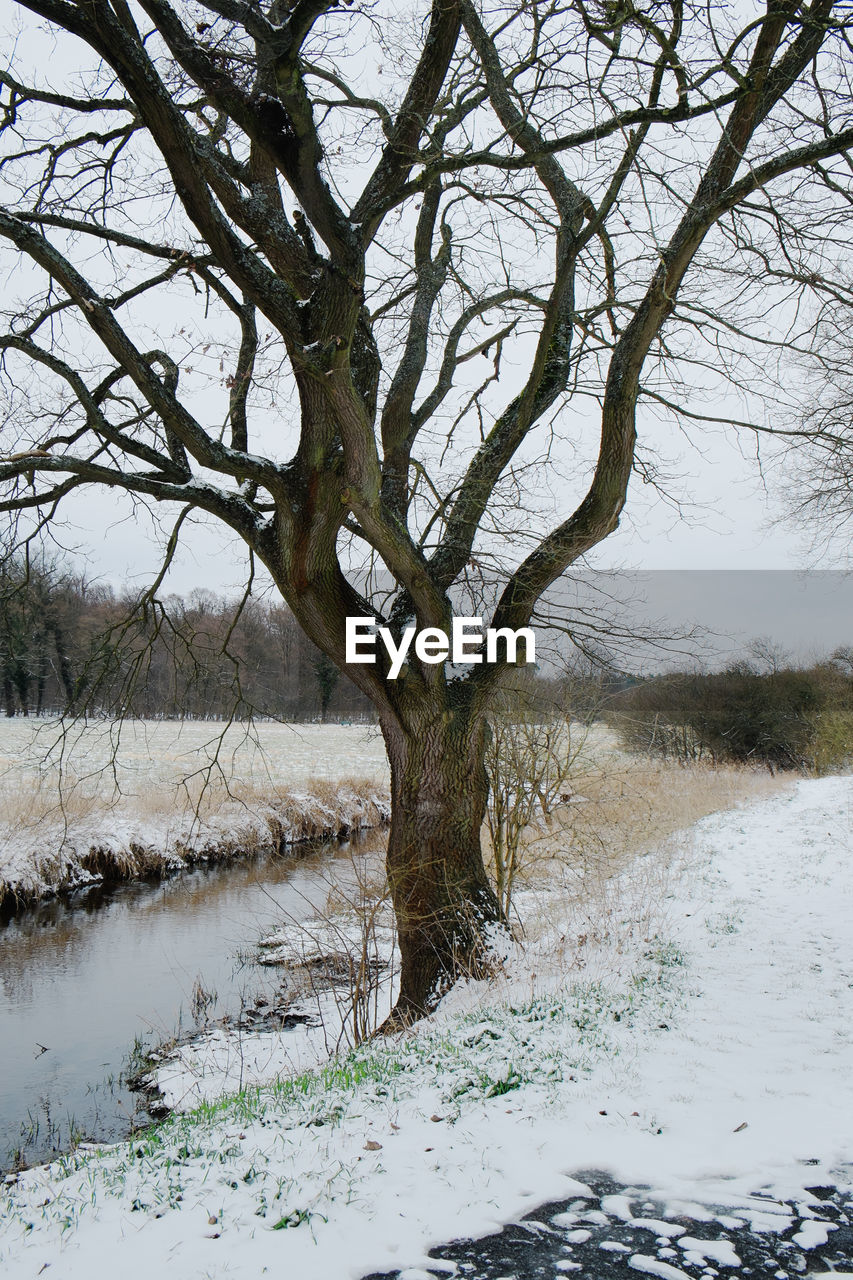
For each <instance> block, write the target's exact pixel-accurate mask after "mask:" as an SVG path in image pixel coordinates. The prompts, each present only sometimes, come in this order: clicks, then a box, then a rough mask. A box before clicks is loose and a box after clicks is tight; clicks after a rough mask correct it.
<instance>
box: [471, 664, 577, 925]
mask: <svg viewBox="0 0 853 1280" xmlns="http://www.w3.org/2000/svg"><path fill="white" fill-rule="evenodd" d="M532 693H533V691H532V690H531V688H530V687H529V686H528V687H527V688H525V687H524V685H521V686H515V687H513V686H512V685H509V686H507V687H506V688H504V689H502V690H501V691H500V692H499V693H498V695H497V697H496V698H495V700H494V703H493V706H492V708H491V712H490V715H489V727H490V729H491V733H490V735H489V744H488V747H487V748H486V766H487V769H488V774H489V782H490V789H489V800H488V805H487V806H486V826H487V828H488V832H489V842H490V845H491V849H490V853H491V868H492V874H493V877H494V882H495V892H496V893H497V896H498V902H499V903H500V906H501V910H502V911H503V912H504V914H505V915H506V916H509V913H510V908H511V907H512V900H513V894H514V892H515V889H516V885H517V882H518V880H519V878H520V876H521V874H522V873H523V871H524V870H526V869H529V865H530V863H531V862H532V861H533V859H534V857H535V844H536V835H535V834H534V829H535V827H536V826H537V824H541V825H542V826H543V827H544V825H545V824H547V820H548V818H549V817H550V816H551V814H552V813H553V812H554V810H555V809H556V808H557V806H558V805H560V804H564V803H566V802H567V801H569V800H570V799H571V798H572V791H573V790H574V788H575V786H576V785H577V780H578V779H579V778H580V777H581V776H582V775H583V769H584V764H583V760H584V753H585V748H586V745H587V738H588V736H589V723H588V722H587V723H584V722H583V721H578V720H577V719H576V718H575V717H574V716H573V714H572V711H573V704H572V700H571V696H570V690H569V687H567V685H566V684H565V683H563V684H562V686H561V688H560V692H559V694H558V695H557V696H552V697H551V698H548V699H546V700H543V699H540V700H538V701H536V700H534V698H533V696H532ZM543 834H544V832H543V831H540V832H539V836H540V838H541V836H542V835H543Z"/></svg>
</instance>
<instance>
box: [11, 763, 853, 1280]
mask: <svg viewBox="0 0 853 1280" xmlns="http://www.w3.org/2000/svg"><path fill="white" fill-rule="evenodd" d="M851 812H853V782H852V781H851V779H849V778H831V779H824V780H820V781H804V782H800V783H798V784H797V785H796V786H795V787H793V788H792V789H791V790H790V791H788V792H786V793H784V794H781V795H778V796H776V797H774V798H773V799H771V800H766V801H763V802H761V803H760V804H755V805H753V806H751V807H749V808H747V809H741V810H736V811H733V812H729V813H725V814H718V815H715V816H713V817H711V818H708V819H705V820H703V821H702V822H701V823H699V824H698V825H697V826H696V828H694V831H693V833H692V837H691V840H690V842H689V846H688V847H686V848H685V850H684V857H683V862H682V863H681V864H679V865H672V864H668V865H667V869H666V874H665V875H664V874H661V868H660V865H659V864H658V863H655V862H654V861H653V860H652V861H650V860H649V859H645V860H643V859H641V860H640V862H639V863H638V866H637V868H634V870H633V874H634V878H633V880H632V881H631V891H630V892H629V891H628V889H627V888H626V889H625V892H624V894H623V896H622V898H621V899H620V897H619V895H618V893H617V889H618V886H615V887H613V886H611V892H610V896H609V897H608V900H607V903H606V910H605V909H604V907H603V908H602V916H601V919H600V920H599V927H598V930H597V942H596V943H595V945H594V946H593V945H592V944H589V943H588V944H587V945H586V946H579V945H578V934H579V933H580V925H581V922H580V920H579V919H578V917H577V914H576V912H575V913H574V914H573V912H574V908H572V909H570V907H569V906H568V905H566V904H564V903H562V901H561V899H560V895H559V894H558V893H557V892H556V891H553V892H551V893H550V894H535V893H531V894H530V895H529V896H528V897H526V898H523V899H522V900H521V902H520V904H519V905H520V910H521V912H522V914H524V913H525V912H526V913H527V917H528V924H532V919H531V913H532V912H537V911H538V912H540V913H542V915H541V918H540V921H539V924H540V931H539V936H538V937H537V939H536V940H535V941H532V942H530V943H529V944H528V947H527V950H526V951H521V950H519V951H518V952H517V953H516V954H514V955H513V956H511V957H510V959H509V960H508V963H507V972H506V975H505V977H504V978H503V979H502V980H501V981H499V982H496V983H493V984H492V985H490V986H486V985H485V984H481V983H470V984H467V985H464V986H462V987H460V988H458V989H456V990H455V991H454V992H452V993H451V994H450V996H448V997H447V999H446V1000H445V1001H444V1002H443V1004H442V1007H441V1008H440V1009H439V1011H438V1012H437V1013H436V1014H435V1015H434V1016H433V1017H432V1018H431V1019H429V1020H428V1021H426V1022H425V1023H424V1024H421V1025H420V1026H419V1027H418V1028H416V1029H415V1030H414V1031H413V1032H411V1033H408V1034H407V1035H405V1036H400V1037H397V1038H395V1039H393V1040H390V1041H387V1042H372V1043H368V1044H366V1045H363V1046H361V1047H360V1048H357V1049H354V1050H351V1051H348V1052H344V1053H342V1054H341V1055H340V1056H339V1057H338V1058H333V1059H331V1060H329V1059H328V1057H327V1053H328V1047H329V1044H328V1041H329V1040H330V1039H331V1040H332V1041H334V1039H335V1023H334V1017H333V1005H330V1004H329V1003H328V999H327V1004H326V1006H325V1009H324V1010H321V1009H320V1007H319V1005H318V1011H320V1012H324V1013H325V1016H326V1017H327V1026H326V1027H325V1028H323V1027H319V1026H315V1027H308V1028H302V1029H299V1030H297V1031H294V1032H287V1033H284V1034H282V1035H281V1036H276V1035H273V1034H272V1033H260V1032H259V1033H257V1034H254V1033H242V1034H241V1035H240V1036H239V1037H230V1038H229V1037H227V1036H225V1035H224V1034H222V1033H220V1035H219V1036H218V1037H208V1039H207V1040H206V1041H204V1042H200V1043H199V1044H196V1045H195V1046H192V1047H190V1048H189V1049H185V1050H183V1051H181V1052H180V1053H179V1054H177V1055H176V1056H175V1057H174V1058H172V1059H170V1060H167V1061H166V1062H164V1063H163V1064H162V1067H161V1069H160V1079H161V1084H162V1085H163V1087H164V1088H166V1089H167V1090H168V1092H169V1096H170V1097H171V1098H172V1100H173V1101H175V1102H177V1103H179V1105H180V1106H181V1107H183V1108H190V1107H195V1108H196V1109H195V1110H191V1111H187V1112H186V1113H184V1114H182V1113H179V1114H177V1115H176V1116H175V1117H174V1118H173V1119H172V1120H170V1121H168V1122H166V1123H165V1124H164V1125H162V1126H161V1127H160V1128H159V1129H157V1130H155V1131H154V1132H153V1133H152V1134H151V1135H148V1136H146V1135H143V1136H141V1137H140V1138H138V1139H136V1140H134V1141H133V1142H131V1143H129V1144H121V1145H119V1146H117V1147H113V1148H109V1149H102V1150H99V1151H86V1152H80V1153H78V1154H77V1155H76V1156H73V1157H68V1158H66V1159H64V1160H62V1161H58V1162H56V1163H54V1164H53V1165H49V1166H45V1167H43V1168H41V1169H36V1170H32V1171H30V1172H28V1173H26V1174H24V1175H22V1176H20V1177H19V1178H18V1179H17V1181H16V1182H14V1183H13V1184H11V1185H10V1186H8V1187H7V1188H6V1191H5V1197H6V1203H5V1206H4V1213H3V1218H2V1226H0V1270H2V1273H3V1275H4V1276H6V1277H9V1280H24V1278H27V1280H29V1277H35V1276H37V1275H38V1274H40V1272H41V1271H43V1270H44V1268H45V1264H48V1265H50V1266H51V1273H52V1272H53V1270H54V1269H55V1270H56V1273H57V1274H59V1273H60V1270H61V1274H62V1277H63V1280H82V1278H83V1277H86V1278H87V1280H88V1278H92V1280H102V1278H103V1280H106V1278H107V1277H111V1276H113V1275H115V1274H119V1273H120V1274H122V1276H123V1277H126V1278H127V1280H150V1276H151V1275H152V1274H158V1275H159V1276H160V1277H162V1280H172V1278H174V1280H179V1278H180V1280H185V1278H186V1280H201V1278H202V1277H213V1278H216V1280H219V1278H221V1280H225V1278H226V1277H229V1278H231V1277H245V1278H246V1280H249V1278H250V1277H251V1278H253V1280H254V1277H258V1276H261V1275H263V1274H264V1273H265V1271H267V1272H268V1273H269V1274H273V1273H282V1272H284V1273H286V1274H293V1275H298V1276H300V1280H357V1278H358V1277H361V1276H363V1275H365V1274H366V1273H368V1272H370V1271H373V1270H377V1271H381V1270H383V1269H392V1268H395V1269H396V1268H401V1269H405V1268H408V1269H409V1270H408V1272H404V1274H408V1275H409V1276H415V1275H417V1274H418V1272H419V1271H420V1272H427V1268H428V1267H429V1268H431V1269H432V1270H435V1269H436V1267H435V1264H434V1261H432V1260H429V1259H428V1258H427V1250H428V1249H429V1248H430V1247H432V1246H433V1245H435V1244H437V1243H440V1242H441V1241H443V1240H446V1239H450V1238H453V1237H458V1236H460V1235H477V1234H484V1233H486V1232H488V1231H490V1230H494V1229H495V1228H496V1227H498V1226H499V1225H501V1224H503V1223H505V1222H507V1221H512V1220H514V1219H516V1218H518V1217H520V1216H522V1215H523V1214H524V1213H526V1212H529V1211H530V1210H532V1209H534V1208H535V1206H536V1205H537V1204H541V1203H544V1202H546V1201H549V1200H557V1199H560V1198H571V1197H579V1198H580V1199H579V1200H578V1201H577V1202H576V1204H575V1205H573V1206H572V1207H571V1209H570V1210H569V1211H568V1212H567V1213H566V1214H564V1215H561V1217H562V1218H564V1219H565V1221H564V1223H563V1225H565V1226H567V1227H570V1228H571V1229H574V1230H577V1231H578V1232H583V1231H584V1227H583V1225H582V1219H583V1217H584V1215H585V1214H591V1213H593V1212H603V1213H604V1214H605V1215H609V1217H610V1218H614V1219H616V1220H617V1221H619V1222H620V1223H622V1224H623V1226H624V1225H628V1226H631V1225H632V1224H633V1226H635V1227H636V1228H637V1234H638V1241H637V1243H638V1244H640V1241H641V1239H642V1243H643V1244H645V1243H646V1241H647V1240H648V1241H650V1237H649V1236H648V1234H646V1235H645V1237H644V1238H643V1237H641V1236H640V1232H642V1231H644V1230H645V1231H646V1232H648V1231H654V1232H655V1233H656V1235H657V1237H658V1239H659V1240H661V1239H668V1240H670V1245H669V1246H666V1245H664V1246H662V1248H664V1249H668V1256H669V1257H670V1258H671V1259H672V1260H671V1261H665V1260H663V1259H662V1258H661V1257H660V1256H657V1255H654V1256H653V1255H652V1254H651V1253H645V1252H637V1253H632V1254H631V1255H630V1259H629V1260H628V1261H629V1265H630V1266H631V1267H632V1268H633V1269H634V1270H637V1271H641V1272H644V1273H646V1274H649V1275H653V1276H655V1277H657V1280H684V1277H685V1275H687V1274H689V1272H690V1265H691V1256H689V1255H692V1257H695V1258H697V1259H699V1260H700V1261H702V1262H703V1264H704V1267H705V1275H707V1276H711V1275H712V1274H713V1272H714V1267H715V1266H722V1267H724V1268H726V1272H727V1273H729V1268H736V1267H737V1265H738V1264H737V1260H736V1254H735V1253H734V1250H733V1247H732V1245H731V1244H730V1243H729V1242H728V1241H727V1240H726V1239H725V1237H723V1238H721V1239H719V1240H713V1241H708V1240H700V1239H698V1238H697V1237H694V1236H692V1235H691V1234H689V1233H688V1234H686V1235H685V1234H684V1233H678V1232H676V1231H675V1230H674V1229H673V1225H674V1224H672V1223H671V1222H669V1219H670V1218H673V1217H676V1216H678V1217H693V1218H694V1219H695V1220H696V1221H705V1222H708V1221H716V1222H717V1223H718V1224H719V1225H720V1226H722V1227H723V1228H724V1229H725V1228H726V1227H728V1228H729V1229H732V1227H731V1224H732V1223H749V1224H750V1225H751V1226H752V1227H753V1229H756V1230H759V1231H767V1232H782V1231H784V1230H785V1229H786V1228H787V1227H788V1226H790V1225H791V1221H792V1219H791V1214H790V1209H789V1208H788V1207H787V1206H786V1205H785V1204H784V1203H783V1201H784V1200H788V1199H793V1200H796V1201H798V1202H799V1203H800V1205H801V1209H800V1213H801V1217H803V1218H804V1219H805V1220H804V1221H803V1222H802V1224H801V1226H800V1230H799V1232H798V1234H799V1235H800V1236H802V1237H803V1238H802V1239H801V1241H800V1245H801V1247H802V1248H805V1249H809V1248H813V1247H816V1246H817V1244H818V1243H820V1238H821V1233H824V1234H825V1230H826V1227H827V1226H828V1225H830V1224H826V1223H823V1221H822V1218H821V1202H820V1201H819V1200H817V1199H816V1198H815V1197H814V1196H813V1195H812V1194H811V1193H810V1192H809V1191H808V1190H807V1188H808V1187H810V1186H818V1185H822V1184H827V1183H834V1182H838V1181H839V1177H840V1176H843V1175H840V1174H839V1170H840V1169H842V1167H843V1166H844V1165H845V1163H846V1164H848V1165H849V1162H850V1158H851V1152H853V1028H851V1020H850V1017H849V1002H850V990H851V987H853V931H851V929H850V927H849V921H850V918H851V905H853V903H851V898H852V897H853V858H851ZM638 875H645V876H646V877H647V881H648V885H649V895H648V898H647V899H646V900H640V899H638V897H637V895H636V886H637V883H638V880H637V876H638ZM626 884H627V882H626ZM649 899H654V901H653V903H651V905H650V901H649ZM652 906H653V907H654V910H652V909H651V908H652ZM591 909H592V908H591V907H590V908H588V911H587V916H588V915H589V911H591ZM584 929H585V930H587V931H588V919H587V920H586V921H585V922H584ZM529 932H530V933H531V934H532V933H533V932H534V931H533V929H532V928H531V929H530V931H529ZM561 939H563V940H564V942H563V943H561V942H560V940H561ZM558 944H559V945H558ZM561 947H562V948H563V949H561ZM549 957H550V963H549ZM313 1063H318V1064H319V1065H318V1066H316V1067H315V1068H314V1069H313V1070H311V1069H310V1068H311V1066H312V1064H313ZM238 1064H241V1067H238ZM240 1069H242V1071H243V1073H244V1074H243V1076H242V1077H240V1076H239V1070H240ZM283 1069H284V1070H285V1071H286V1072H291V1073H292V1072H294V1071H295V1072H297V1073H299V1072H301V1073H303V1074H301V1075H297V1076H296V1078H295V1079H292V1078H291V1079H288V1078H287V1077H284V1078H281V1079H278V1080H276V1081H274V1082H272V1083H270V1084H269V1085H268V1086H265V1087H260V1088H257V1089H254V1088H252V1089H248V1090H246V1089H245V1088H244V1090H243V1092H242V1093H240V1094H237V1095H236V1096H234V1097H231V1098H227V1097H226V1098H223V1097H220V1095H221V1093H222V1089H223V1086H224V1087H226V1088H228V1089H232V1090H233V1089H234V1088H235V1087H237V1080H238V1079H242V1081H243V1085H244V1086H245V1083H246V1079H247V1078H249V1079H251V1080H253V1081H258V1082H260V1081H262V1080H264V1079H267V1080H271V1079H272V1077H274V1076H276V1075H277V1073H279V1072H281V1071H282V1070H283ZM235 1072H236V1073H237V1078H236V1079H235ZM306 1072H307V1073H306ZM744 1125H746V1127H744ZM590 1169H596V1170H604V1171H608V1172H609V1173H611V1174H612V1176H613V1177H614V1178H616V1179H617V1180H618V1181H619V1182H621V1183H622V1184H623V1185H630V1184H633V1183H639V1184H641V1185H642V1186H643V1187H644V1188H646V1189H644V1190H643V1192H642V1193H641V1198H637V1199H633V1198H632V1196H631V1194H628V1193H626V1194H623V1195H620V1196H616V1195H612V1196H606V1195H605V1196H604V1197H602V1200H601V1202H600V1205H601V1209H600V1211H596V1210H595V1209H594V1208H593V1206H592V1205H591V1204H590V1205H589V1206H588V1207H587V1208H585V1207H584V1201H585V1200H586V1199H591V1196H590V1191H589V1188H588V1187H587V1186H586V1185H585V1184H584V1182H583V1176H584V1174H583V1171H584V1170H590ZM652 1204H658V1205H664V1206H665V1212H664V1213H662V1214H661V1213H660V1212H659V1211H658V1213H657V1214H655V1215H654V1216H653V1215H652V1214H650V1213H649V1212H648V1209H649V1208H651V1205H652ZM644 1206H648V1207H647V1208H644ZM809 1215H814V1216H813V1217H812V1216H809ZM641 1248H642V1245H641ZM700 1255H701V1257H700ZM708 1261H710V1263H711V1265H710V1266H708V1265H707V1262H708ZM59 1262H61V1268H59V1267H54V1266H53V1264H56V1263H59ZM682 1266H683V1267H684V1268H686V1270H683V1269H682ZM570 1269H571V1267H569V1268H568V1270H570ZM561 1270H567V1268H565V1267H563V1268H561ZM427 1273H428V1272H427ZM695 1274H696V1273H695V1269H694V1276H695ZM834 1274H835V1275H840V1274H841V1273H834Z"/></svg>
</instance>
